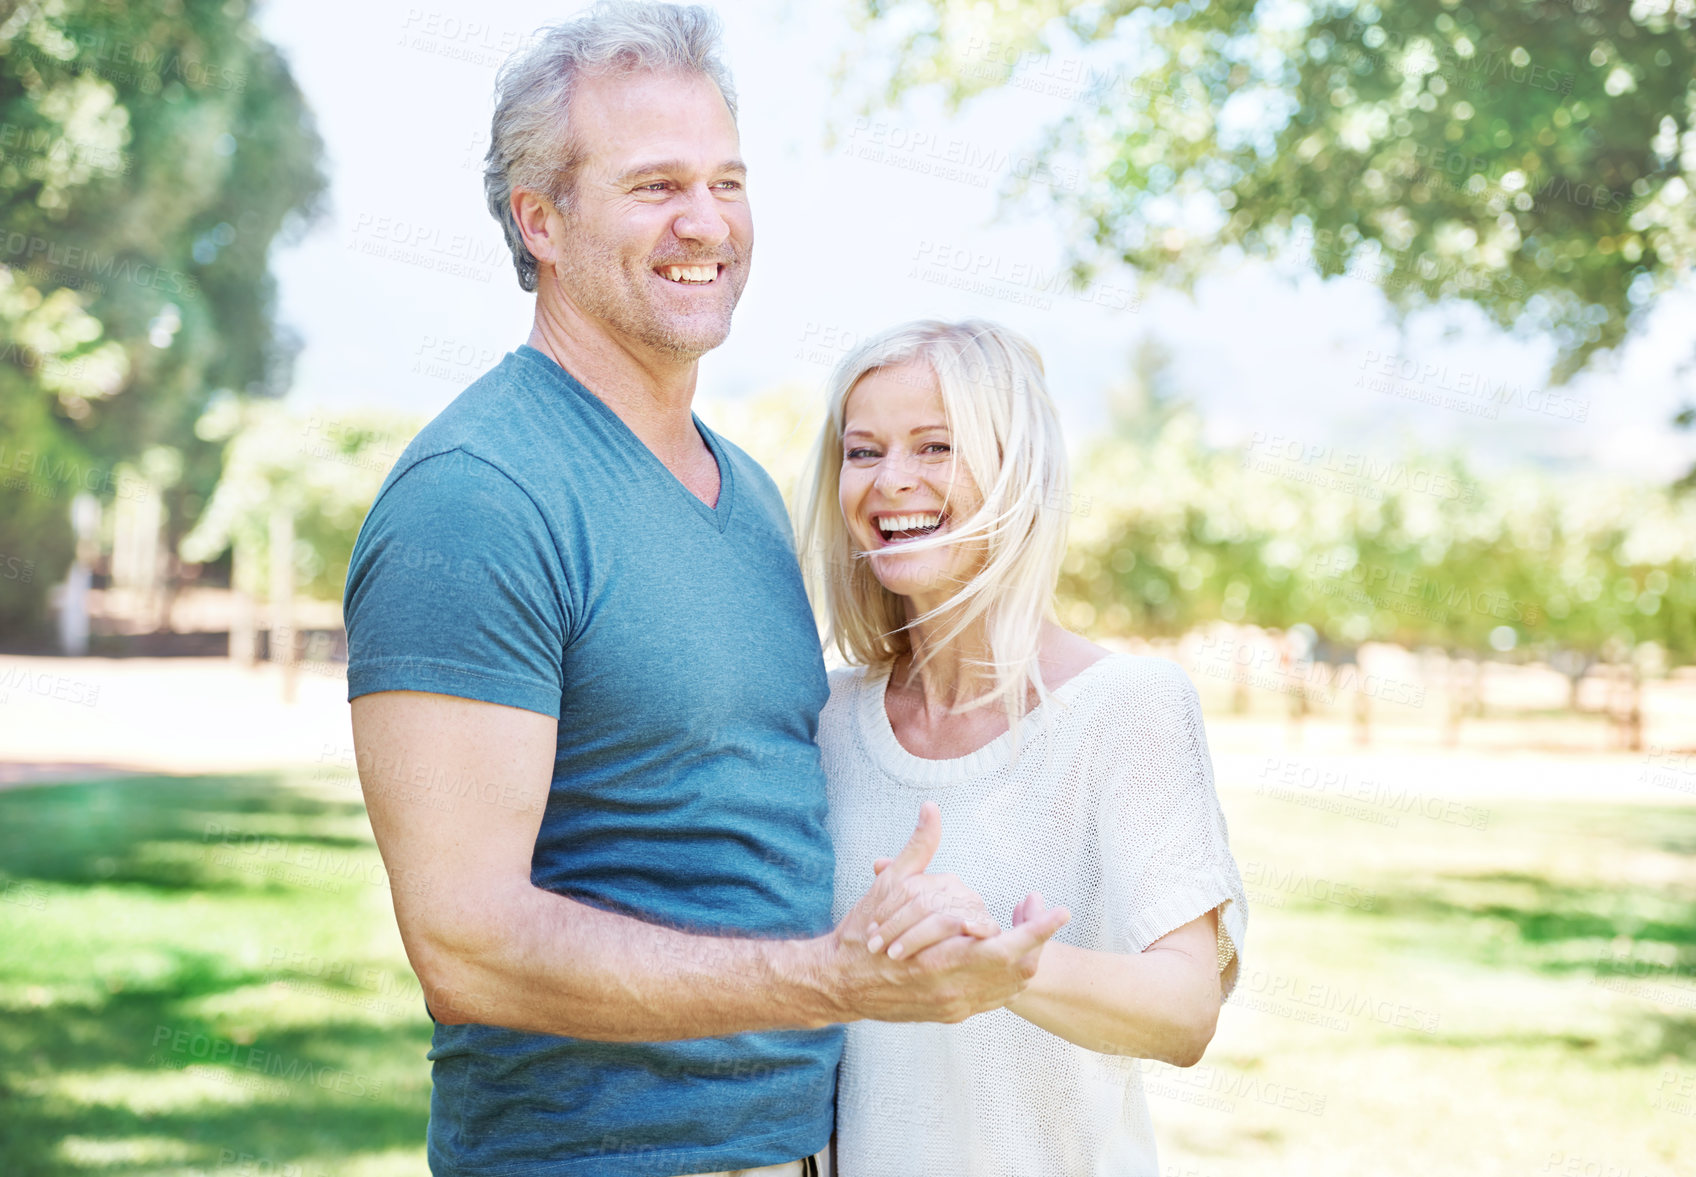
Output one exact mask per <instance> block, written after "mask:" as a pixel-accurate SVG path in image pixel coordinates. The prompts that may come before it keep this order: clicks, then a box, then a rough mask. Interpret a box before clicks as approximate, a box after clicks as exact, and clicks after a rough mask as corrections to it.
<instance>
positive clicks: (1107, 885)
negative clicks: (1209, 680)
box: [1092, 658, 1248, 988]
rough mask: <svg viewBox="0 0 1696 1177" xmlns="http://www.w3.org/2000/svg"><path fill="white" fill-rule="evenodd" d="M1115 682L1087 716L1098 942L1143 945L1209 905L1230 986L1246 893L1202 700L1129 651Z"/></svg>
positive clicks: (1133, 948) (1156, 662)
mask: <svg viewBox="0 0 1696 1177" xmlns="http://www.w3.org/2000/svg"><path fill="white" fill-rule="evenodd" d="M1115 688H1116V689H1115V690H1114V692H1113V696H1112V697H1111V698H1110V699H1109V700H1108V702H1107V704H1106V706H1105V708H1104V710H1103V711H1102V712H1101V713H1100V714H1099V715H1098V717H1097V721H1096V723H1094V724H1093V725H1092V726H1093V728H1094V729H1095V730H1094V731H1093V733H1092V736H1093V739H1094V742H1095V743H1096V748H1095V749H1094V756H1095V757H1096V758H1098V766H1099V768H1098V771H1097V772H1095V773H1093V774H1092V775H1093V776H1094V777H1095V779H1096V780H1097V781H1099V782H1100V787H1101V791H1102V792H1101V806H1100V812H1099V819H1098V821H1099V825H1098V835H1099V838H1100V850H1101V858H1102V891H1103V898H1104V900H1105V904H1106V912H1105V919H1104V922H1103V932H1104V935H1105V937H1106V939H1107V946H1108V948H1109V949H1110V950H1111V951H1119V952H1143V951H1145V950H1147V948H1148V947H1149V946H1150V945H1151V944H1153V943H1154V942H1155V941H1156V940H1158V939H1160V938H1161V937H1162V936H1164V935H1166V934H1167V933H1168V932H1171V931H1174V930H1176V929H1177V928H1180V927H1182V926H1183V925H1184V924H1187V923H1189V922H1190V921H1191V920H1194V919H1197V918H1199V917H1200V916H1202V915H1205V914H1206V913H1207V912H1208V911H1212V910H1216V911H1218V913H1219V932H1218V965H1219V969H1220V972H1221V973H1223V974H1226V984H1227V988H1229V987H1230V986H1232V985H1234V984H1235V981H1236V976H1237V972H1238V970H1237V969H1236V968H1233V967H1231V966H1232V965H1233V964H1234V963H1235V961H1236V960H1238V959H1240V957H1241V953H1242V949H1243V939H1244V935H1245V933H1246V931H1247V922H1248V901H1247V899H1246V897H1245V896H1244V894H1243V884H1242V877H1241V875H1240V874H1239V873H1238V871H1237V864H1236V861H1235V860H1234V859H1233V858H1232V856H1231V846H1230V839H1229V835H1228V832H1227V830H1226V827H1225V815H1224V812H1223V810H1222V809H1221V808H1220V805H1219V796H1218V793H1217V791H1216V790H1215V788H1214V785H1213V762H1212V759H1211V758H1210V757H1209V756H1208V752H1207V733H1206V731H1205V729H1204V727H1203V725H1202V716H1201V700H1200V698H1199V697H1198V696H1197V694H1196V690H1195V687H1194V686H1193V685H1192V684H1191V683H1190V681H1189V678H1188V676H1187V675H1185V674H1184V672H1183V670H1182V669H1181V668H1179V667H1178V666H1177V664H1175V663H1172V662H1167V661H1164V660H1162V659H1154V658H1145V659H1138V660H1137V666H1136V669H1135V670H1132V671H1129V672H1127V674H1126V675H1125V676H1124V677H1123V678H1122V679H1121V680H1120V681H1119V682H1118V683H1116V684H1115Z"/></svg>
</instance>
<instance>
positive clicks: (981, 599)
mask: <svg viewBox="0 0 1696 1177" xmlns="http://www.w3.org/2000/svg"><path fill="white" fill-rule="evenodd" d="M908 364H922V365H924V366H925V367H928V368H929V370H930V372H931V373H933V374H934V375H935V377H936V383H937V386H938V387H939V388H940V390H941V393H942V409H943V413H944V416H945V418H946V420H947V425H948V430H949V435H950V443H951V446H952V450H953V456H954V460H955V461H957V462H962V463H964V465H965V469H966V470H967V472H969V473H970V474H971V476H972V480H973V481H974V482H976V483H977V487H978V490H979V492H980V493H981V494H982V495H983V505H982V506H981V507H980V508H979V509H978V510H977V511H976V512H975V513H974V514H973V515H972V516H971V517H970V518H969V519H961V520H955V521H953V522H952V523H951V525H950V527H949V529H948V531H947V532H946V533H945V534H942V535H938V536H933V537H925V538H921V539H916V540H909V541H907V542H906V543H905V544H904V545H903V550H906V551H918V550H922V549H927V548H939V547H945V546H948V545H951V544H959V543H971V542H974V541H975V542H977V543H979V544H981V546H982V548H983V551H984V561H983V565H982V567H981V568H980V569H979V570H978V572H977V573H976V574H975V575H973V576H972V577H971V578H970V579H969V580H966V581H964V582H961V583H960V584H959V587H958V590H957V591H956V592H955V593H954V594H953V595H952V596H951V597H950V598H949V599H948V600H947V601H946V602H945V603H943V604H942V605H940V606H938V607H937V608H935V609H933V610H932V611H931V612H929V613H927V614H924V615H922V616H920V617H916V618H913V619H911V620H909V619H908V617H907V612H906V608H905V607H904V605H903V603H902V598H901V597H899V596H897V595H896V594H894V593H892V592H890V591H889V590H888V589H886V588H884V587H883V585H882V584H881V583H879V581H878V579H877V577H876V576H875V575H874V574H873V573H872V569H871V565H870V563H869V561H867V559H866V558H865V557H866V553H864V552H857V551H854V550H853V549H852V544H851V540H850V538H849V534H848V528H847V525H846V523H845V521H844V520H843V517H842V508H841V506H840V499H839V494H838V481H839V479H840V477H841V472H842V463H843V460H844V458H843V437H842V434H843V429H844V428H845V424H844V422H845V419H846V416H847V407H848V397H849V395H850V394H851V393H852V392H853V391H854V388H855V386H856V385H857V384H858V383H859V382H860V380H861V379H862V378H864V377H865V376H866V375H868V374H869V373H871V372H875V371H877V370H879V369H887V368H895V367H901V366H904V365H908ZM828 394H829V400H828V403H827V405H826V408H825V420H824V426H823V428H822V429H820V431H819V437H818V443H817V446H816V447H815V449H814V452H813V455H812V460H811V462H810V464H809V467H808V472H807V473H806V474H805V475H803V477H802V480H801V485H800V494H799V495H798V496H797V499H798V501H797V507H796V534H797V537H798V541H799V548H800V557H801V567H802V569H803V572H804V573H805V575H806V579H807V589H808V594H809V596H810V597H811V598H812V601H813V605H814V608H815V609H817V610H818V611H819V612H820V614H821V617H822V620H823V623H824V641H825V645H826V646H827V647H828V646H830V645H831V644H834V645H835V646H836V648H837V650H838V651H840V653H841V654H842V657H843V658H844V659H846V660H847V661H848V662H849V663H851V664H855V665H863V666H869V667H873V668H878V667H882V666H885V665H891V664H893V663H894V661H895V660H896V659H897V658H898V657H900V656H901V655H903V654H910V653H912V642H911V637H910V633H909V630H910V628H911V626H913V625H915V624H919V623H923V624H925V625H927V626H930V625H933V624H935V625H936V626H937V628H936V629H935V630H934V633H935V635H936V640H935V641H934V643H927V644H928V645H929V647H930V652H933V653H934V651H935V649H936V648H938V647H940V646H943V645H946V644H947V643H949V642H951V641H953V640H954V639H955V638H957V637H959V636H960V635H961V634H962V633H964V632H966V631H967V630H968V629H972V628H975V627H979V626H981V627H982V629H983V632H984V633H985V634H986V635H987V637H988V644H989V649H990V659H989V661H988V662H987V663H980V664H979V665H980V666H981V667H982V668H983V669H986V670H988V671H990V672H991V675H992V679H993V681H994V683H995V687H994V689H993V690H992V692H991V693H990V694H988V695H986V696H984V697H982V698H979V699H977V700H974V701H973V703H972V704H971V705H970V706H972V707H977V706H982V705H985V704H990V703H997V702H998V703H1000V704H1001V705H1002V706H1003V707H1004V708H1005V709H1006V711H1007V714H1008V722H1009V725H1010V726H1012V727H1014V728H1015V729H1016V728H1017V725H1018V719H1019V717H1020V716H1021V715H1023V714H1024V711H1025V701H1026V699H1027V697H1028V696H1029V693H1030V691H1031V690H1033V689H1034V690H1035V692H1036V696H1037V699H1038V700H1039V701H1041V700H1043V699H1046V698H1047V689H1046V687H1045V686H1044V685H1043V681H1042V672H1041V669H1040V666H1039V663H1038V659H1037V651H1038V647H1039V643H1040V640H1041V629H1042V623H1043V621H1044V620H1045V619H1047V618H1049V617H1052V616H1053V602H1054V588H1055V584H1056V582H1057V581H1058V580H1059V576H1060V561H1061V559H1062V558H1063V557H1064V555H1065V552H1066V509H1065V508H1066V505H1067V500H1068V488H1069V481H1070V480H1069V477H1068V473H1067V466H1066V450H1065V443H1064V442H1063V441H1062V439H1061V436H1060V420H1059V415H1058V414H1057V413H1056V412H1055V410H1054V403H1053V401H1052V400H1050V399H1049V395H1048V387H1047V382H1046V380H1045V378H1044V376H1043V370H1042V357H1041V356H1039V355H1038V354H1037V351H1036V348H1034V347H1033V346H1031V344H1030V342H1029V341H1028V340H1026V339H1025V338H1024V337H1023V336H1021V335H1018V334H1017V333H1015V332H1013V331H1010V330H1008V329H1007V328H1006V327H1003V326H1001V325H1000V324H998V323H991V322H987V321H985V320H982V319H967V320H965V321H962V322H959V323H946V322H942V321H939V320H935V319H924V320H919V321H916V322H912V323H904V324H902V325H901V326H898V327H892V328H890V329H889V330H888V331H885V332H883V333H882V334H880V335H878V336H876V337H874V338H872V339H870V340H868V341H866V342H865V343H864V344H862V345H860V346H859V347H858V348H856V349H855V350H854V351H852V352H850V353H849V354H848V355H847V356H845V357H843V359H842V362H841V363H839V364H838V365H837V366H836V370H835V371H834V372H833V373H832V374H831V377H830V384H829V388H828Z"/></svg>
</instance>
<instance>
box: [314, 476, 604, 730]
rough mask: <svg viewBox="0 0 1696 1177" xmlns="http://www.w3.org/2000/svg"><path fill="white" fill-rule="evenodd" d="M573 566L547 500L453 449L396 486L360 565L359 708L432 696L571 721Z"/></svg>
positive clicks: (353, 619) (350, 627)
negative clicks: (378, 696)
mask: <svg viewBox="0 0 1696 1177" xmlns="http://www.w3.org/2000/svg"><path fill="white" fill-rule="evenodd" d="M565 585H566V580H565V569H564V567H563V561H562V558H561V555H560V551H559V547H558V545H557V544H556V543H555V541H554V538H553V536H552V534H551V533H550V531H549V529H548V526H547V523H546V521H545V520H544V519H543V517H542V513H541V511H540V510H539V509H538V507H537V506H536V504H535V502H534V501H533V500H532V499H531V498H530V496H529V495H528V494H526V493H525V492H524V490H523V489H522V488H521V487H519V486H518V485H517V484H516V483H515V482H513V481H512V479H511V478H509V477H507V475H505V474H504V473H502V472H501V471H499V470H497V469H496V468H495V467H494V466H492V465H490V464H489V463H487V462H485V461H483V460H482V459H480V458H477V457H474V456H472V455H471V454H468V453H465V452H464V451H462V450H449V451H447V452H445V453H441V454H437V455H434V456H432V457H428V458H424V459H422V460H420V461H419V462H417V463H416V464H414V465H413V466H412V467H410V468H409V469H408V470H406V471H405V472H404V473H403V474H401V475H400V476H399V477H398V478H396V479H395V480H394V481H393V482H392V483H390V484H389V485H387V486H386V487H385V488H384V490H383V491H382V493H381V494H380V495H379V496H378V498H377V501H376V502H375V503H374V504H373V505H372V507H371V512H370V514H369V515H367V516H366V519H365V523H364V525H363V526H362V527H361V528H360V531H359V539H358V541H357V542H356V543H355V545H354V551H353V559H352V560H351V561H350V563H349V567H348V578H347V594H346V598H345V600H344V602H343V612H344V615H345V617H346V621H347V647H348V666H347V684H348V699H349V700H350V701H351V700H353V699H357V698H358V697H359V696H361V695H369V694H373V693H375V692H378V691H429V692H433V693H435V694H441V695H455V696H458V697H460V698H464V699H480V700H482V701H484V702H486V703H500V704H503V705H505V706H508V707H521V708H523V709H524V710H526V711H536V712H540V713H541V714H543V715H549V716H552V717H554V718H556V719H557V718H558V717H559V713H560V695H561V692H562V690H563V687H564V683H563V675H564V671H563V661H564V651H565V642H566V638H567V634H568V633H569V628H570V627H569V622H568V611H567V600H566V596H565Z"/></svg>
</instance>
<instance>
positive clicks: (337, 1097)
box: [0, 777, 430, 1177]
mask: <svg viewBox="0 0 1696 1177" xmlns="http://www.w3.org/2000/svg"><path fill="white" fill-rule="evenodd" d="M373 880H375V881H373ZM393 925H394V921H393V917H392V915H391V914H390V907H389V894H388V891H387V890H386V889H385V887H384V886H383V884H382V873H381V862H380V860H379V858H378V856H377V852H376V849H375V847H374V846H373V845H372V843H371V836H370V829H369V826H368V825H367V823H366V820H365V815H364V810H363V807H362V806H361V805H360V804H359V801H358V797H357V795H356V794H353V793H352V792H350V791H349V790H347V789H346V788H343V789H340V790H324V789H316V790H315V789H313V788H312V787H310V785H309V784H307V783H304V782H299V781H288V780H284V779H279V778H273V777H242V778H195V779H170V778H150V779H130V780H123V781H115V782H107V783H92V784H84V785H62V786H53V787H45V788H34V789H20V790H15V791H11V792H6V793H0V1173H4V1174H6V1177H38V1175H40V1177H45V1175H48V1174H53V1175H58V1174H72V1173H79V1174H80V1173H103V1174H104V1173H109V1174H155V1173H157V1174H166V1173H170V1174H186V1173H195V1174H200V1173H226V1174H238V1173H239V1174H254V1173H266V1174H271V1175H274V1177H281V1175H283V1174H298V1175H299V1177H312V1175H315V1174H325V1175H335V1177H340V1175H341V1174H344V1173H352V1174H391V1173H392V1174H401V1173H408V1174H418V1173H423V1172H424V1171H425V1166H424V1162H423V1148H422V1143H423V1137H424V1126H425V1122H426V1119H427V1115H428V1107H429V1077H428V1076H429V1072H428V1064H427V1063H426V1062H425V1060H424V1052H425V1051H426V1050H427V1049H428V1047H429V1037H430V1035H429V1019H428V1017H427V1016H426V1015H425V1012H424V1006H423V1002H422V999H421V997H420V996H419V994H418V989H417V983H416V981H415V980H414V979H413V978H412V974H411V972H410V971H409V970H408V968H407V965H406V960H405V957H404V955H403V954H402V952H401V949H400V942H399V937H398V935H397V934H396V933H395V931H394V926H393Z"/></svg>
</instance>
